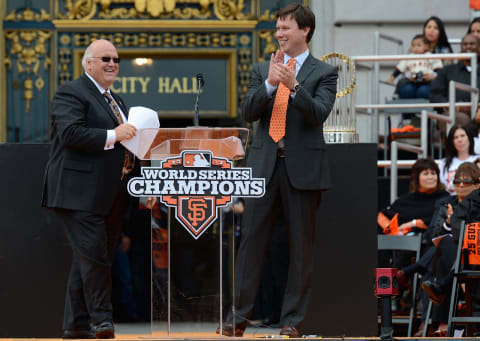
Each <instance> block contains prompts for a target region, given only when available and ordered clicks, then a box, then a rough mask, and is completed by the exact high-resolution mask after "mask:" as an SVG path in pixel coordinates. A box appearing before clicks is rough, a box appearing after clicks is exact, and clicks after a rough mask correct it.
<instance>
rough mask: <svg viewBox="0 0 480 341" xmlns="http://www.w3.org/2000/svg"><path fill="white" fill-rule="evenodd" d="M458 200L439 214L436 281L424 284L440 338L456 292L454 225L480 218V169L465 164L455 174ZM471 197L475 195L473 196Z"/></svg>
mask: <svg viewBox="0 0 480 341" xmlns="http://www.w3.org/2000/svg"><path fill="white" fill-rule="evenodd" d="M454 184H455V189H456V192H457V195H456V197H452V198H451V199H450V200H449V201H448V202H446V203H445V205H444V206H443V207H441V208H440V210H441V211H442V212H440V213H439V214H438V218H437V219H436V222H435V223H434V224H433V229H434V231H433V241H434V244H435V246H436V251H435V256H434V258H435V261H434V262H433V264H432V272H433V274H434V277H435V278H434V279H432V280H426V281H424V282H423V283H422V288H423V290H424V291H425V292H426V293H427V294H428V296H429V299H430V300H431V301H432V302H433V303H434V304H435V306H433V309H432V321H433V323H434V325H436V326H437V327H436V328H437V332H436V335H437V336H445V334H446V330H447V322H448V311H449V306H450V300H449V299H445V298H446V297H450V293H451V291H452V284H453V283H452V282H453V271H452V267H453V264H454V262H455V258H456V253H457V244H458V232H457V237H456V238H457V242H455V240H454V237H452V234H451V233H452V226H456V225H455V224H458V222H459V221H458V219H459V218H460V217H461V219H473V220H470V221H468V220H467V221H468V222H471V221H479V220H478V219H479V218H480V210H479V206H478V205H479V204H480V195H479V194H480V193H479V191H478V189H479V188H480V170H479V169H478V167H477V166H476V165H475V164H473V163H471V162H465V163H463V164H462V165H461V166H460V167H459V168H458V170H457V172H456V173H455V180H454ZM470 194H471V195H470Z"/></svg>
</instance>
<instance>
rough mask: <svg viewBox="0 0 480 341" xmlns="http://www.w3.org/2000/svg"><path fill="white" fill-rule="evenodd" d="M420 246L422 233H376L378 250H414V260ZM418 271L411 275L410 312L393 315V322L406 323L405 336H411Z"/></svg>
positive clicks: (418, 257) (417, 255)
mask: <svg viewBox="0 0 480 341" xmlns="http://www.w3.org/2000/svg"><path fill="white" fill-rule="evenodd" d="M421 246H422V235H421V234H417V235H414V236H387V235H378V246H377V248H378V250H398V251H413V252H415V261H418V260H419V259H420V249H421ZM418 277H419V276H418V273H415V275H414V276H413V283H412V287H413V288H412V302H411V306H410V313H409V315H408V316H406V317H398V316H396V317H393V318H392V323H393V324H408V332H407V336H408V337H411V336H412V330H413V322H414V318H415V315H416V304H415V303H416V295H417V287H418Z"/></svg>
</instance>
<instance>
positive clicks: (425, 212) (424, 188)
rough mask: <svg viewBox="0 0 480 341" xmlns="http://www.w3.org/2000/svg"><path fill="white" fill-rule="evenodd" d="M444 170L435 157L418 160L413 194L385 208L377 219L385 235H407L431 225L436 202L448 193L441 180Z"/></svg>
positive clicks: (413, 168) (413, 167)
mask: <svg viewBox="0 0 480 341" xmlns="http://www.w3.org/2000/svg"><path fill="white" fill-rule="evenodd" d="M439 174H440V170H439V169H438V166H437V164H436V163H435V161H434V160H432V159H430V158H427V159H418V160H417V161H416V162H415V163H414V164H413V166H412V174H411V176H410V193H407V194H404V195H402V196H401V197H399V198H398V199H397V200H395V202H394V203H393V204H391V205H389V206H387V207H386V208H384V209H382V210H381V211H380V212H379V213H378V216H377V222H378V225H379V226H380V228H381V230H382V232H383V233H384V234H395V235H403V234H407V233H409V232H420V231H423V230H425V229H426V228H427V226H428V224H430V220H431V218H432V215H433V211H434V206H435V202H436V201H437V200H438V199H440V198H442V197H445V196H448V193H447V192H445V190H444V185H443V184H442V183H441V182H440V180H439Z"/></svg>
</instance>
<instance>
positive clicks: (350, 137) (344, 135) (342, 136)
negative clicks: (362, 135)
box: [323, 131, 357, 143]
mask: <svg viewBox="0 0 480 341" xmlns="http://www.w3.org/2000/svg"><path fill="white" fill-rule="evenodd" d="M323 137H324V138H325V142H326V143H356V142H357V134H356V133H355V132H354V131H324V132H323Z"/></svg>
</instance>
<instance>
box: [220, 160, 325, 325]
mask: <svg viewBox="0 0 480 341" xmlns="http://www.w3.org/2000/svg"><path fill="white" fill-rule="evenodd" d="M299 167H305V165H299ZM320 199H321V191H307V190H298V189H295V188H293V187H292V185H291V184H290V181H289V179H288V174H287V169H286V167H285V160H284V159H283V158H277V161H276V165H275V170H274V174H273V175H272V179H271V181H270V183H269V184H268V185H267V188H266V193H265V196H263V197H262V198H252V199H247V200H246V202H245V215H244V217H243V220H242V237H241V240H240V246H239V251H238V255H237V260H236V267H235V306H236V313H235V323H236V324H239V323H242V322H244V321H245V320H246V319H248V318H250V315H251V313H252V310H253V306H254V303H255V298H256V295H257V292H258V289H259V286H260V281H261V277H262V270H263V268H264V263H265V260H266V258H267V253H268V249H269V246H270V242H271V239H272V233H273V228H274V227H275V221H276V219H282V221H283V223H284V224H285V225H286V227H287V233H288V242H289V249H290V263H289V268H288V280H287V285H286V289H285V294H284V299H283V305H282V312H281V323H282V324H283V325H290V326H296V327H301V324H302V322H303V320H304V318H305V313H306V310H307V304H308V300H309V296H310V292H311V279H312V271H313V244H314V240H315V226H316V216H317V212H318V208H319V205H320ZM285 271H286V269H285ZM229 320H230V318H229ZM229 322H231V321H229Z"/></svg>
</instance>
